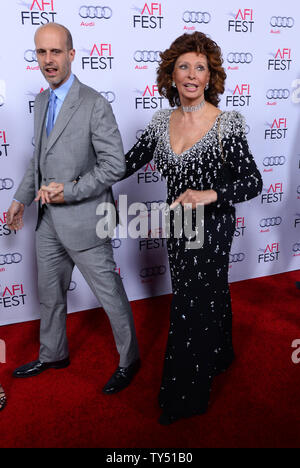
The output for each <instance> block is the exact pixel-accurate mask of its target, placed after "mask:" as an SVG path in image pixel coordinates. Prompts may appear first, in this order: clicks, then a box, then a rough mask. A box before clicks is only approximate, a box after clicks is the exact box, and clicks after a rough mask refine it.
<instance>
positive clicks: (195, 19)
mask: <svg viewBox="0 0 300 468" xmlns="http://www.w3.org/2000/svg"><path fill="white" fill-rule="evenodd" d="M182 19H183V21H184V22H185V23H205V24H207V23H209V22H210V20H211V14H210V13H208V12H207V11H205V12H201V11H185V12H184V13H183V15H182Z"/></svg>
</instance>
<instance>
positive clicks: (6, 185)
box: [0, 179, 14, 190]
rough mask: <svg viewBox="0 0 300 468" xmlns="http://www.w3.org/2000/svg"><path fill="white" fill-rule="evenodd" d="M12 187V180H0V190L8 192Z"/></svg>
mask: <svg viewBox="0 0 300 468" xmlns="http://www.w3.org/2000/svg"><path fill="white" fill-rule="evenodd" d="M13 186H14V181H13V180H12V179H0V190H10V189H12V188H13Z"/></svg>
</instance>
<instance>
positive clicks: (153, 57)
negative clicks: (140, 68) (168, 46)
mask: <svg viewBox="0 0 300 468" xmlns="http://www.w3.org/2000/svg"><path fill="white" fill-rule="evenodd" d="M159 54H160V50H136V51H135V53H134V57H133V58H134V60H135V61H136V62H151V63H154V62H159V61H160V55H159Z"/></svg>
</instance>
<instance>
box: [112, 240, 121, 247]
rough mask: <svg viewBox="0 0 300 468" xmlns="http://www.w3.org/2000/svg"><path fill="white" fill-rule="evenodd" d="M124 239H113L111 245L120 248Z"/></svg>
mask: <svg viewBox="0 0 300 468" xmlns="http://www.w3.org/2000/svg"><path fill="white" fill-rule="evenodd" d="M121 244H122V241H121V239H112V240H111V245H112V247H113V249H119V248H120V247H121Z"/></svg>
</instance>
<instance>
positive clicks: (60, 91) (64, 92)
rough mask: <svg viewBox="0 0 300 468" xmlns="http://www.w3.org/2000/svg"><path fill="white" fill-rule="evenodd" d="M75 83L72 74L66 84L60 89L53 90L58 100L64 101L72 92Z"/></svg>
mask: <svg viewBox="0 0 300 468" xmlns="http://www.w3.org/2000/svg"><path fill="white" fill-rule="evenodd" d="M73 81H74V75H73V73H71V75H70V77H69V79H68V80H67V81H66V82H65V83H64V84H62V85H61V86H60V87H59V88H56V89H54V90H52V91H53V92H54V94H55V95H56V97H57V98H58V99H60V100H61V101H64V99H65V97H66V95H67V94H68V92H69V91H70V88H71V86H72V84H73Z"/></svg>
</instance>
